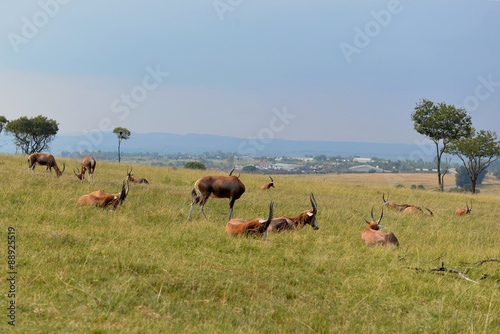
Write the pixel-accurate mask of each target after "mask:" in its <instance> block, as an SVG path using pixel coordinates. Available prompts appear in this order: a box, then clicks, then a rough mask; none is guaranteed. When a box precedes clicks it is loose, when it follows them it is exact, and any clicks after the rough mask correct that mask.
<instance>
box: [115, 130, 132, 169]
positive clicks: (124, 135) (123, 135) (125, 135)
mask: <svg viewBox="0 0 500 334" xmlns="http://www.w3.org/2000/svg"><path fill="white" fill-rule="evenodd" d="M113 133H116V136H117V137H118V163H120V161H121V155H120V145H121V143H122V140H123V139H125V140H127V139H129V138H130V131H129V130H128V129H126V128H120V127H118V128H115V129H114V130H113Z"/></svg>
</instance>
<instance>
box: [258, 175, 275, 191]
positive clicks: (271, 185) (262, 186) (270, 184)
mask: <svg viewBox="0 0 500 334" xmlns="http://www.w3.org/2000/svg"><path fill="white" fill-rule="evenodd" d="M269 178H270V179H271V182H269V183H266V184H263V185H261V186H260V189H262V190H268V189H271V187H273V188H274V180H273V178H272V177H271V175H269Z"/></svg>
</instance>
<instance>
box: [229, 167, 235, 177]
mask: <svg viewBox="0 0 500 334" xmlns="http://www.w3.org/2000/svg"><path fill="white" fill-rule="evenodd" d="M233 172H234V167H233V169H231V172H230V173H229V176H231V175H233Z"/></svg>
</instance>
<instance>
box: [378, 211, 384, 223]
mask: <svg viewBox="0 0 500 334" xmlns="http://www.w3.org/2000/svg"><path fill="white" fill-rule="evenodd" d="M383 216H384V208H382V212H381V213H380V218H379V220H378V221H377V224H380V222H381V221H382V217H383Z"/></svg>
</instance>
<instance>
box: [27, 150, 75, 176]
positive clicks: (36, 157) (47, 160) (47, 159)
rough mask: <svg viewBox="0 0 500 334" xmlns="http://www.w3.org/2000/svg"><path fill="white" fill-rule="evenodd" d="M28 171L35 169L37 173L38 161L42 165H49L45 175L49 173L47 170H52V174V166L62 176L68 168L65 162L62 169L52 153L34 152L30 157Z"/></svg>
mask: <svg viewBox="0 0 500 334" xmlns="http://www.w3.org/2000/svg"><path fill="white" fill-rule="evenodd" d="M28 163H29V166H28V172H29V171H30V170H32V169H33V174H35V167H36V163H38V164H39V165H42V166H47V169H45V175H47V171H48V170H50V175H52V168H54V170H55V171H56V175H57V176H58V177H60V176H61V175H62V174H63V173H64V170H65V169H66V164H64V163H63V170H62V171H60V170H59V167H57V163H56V159H54V156H53V155H52V154H46V153H33V154H31V155H30V156H29V158H28Z"/></svg>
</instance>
